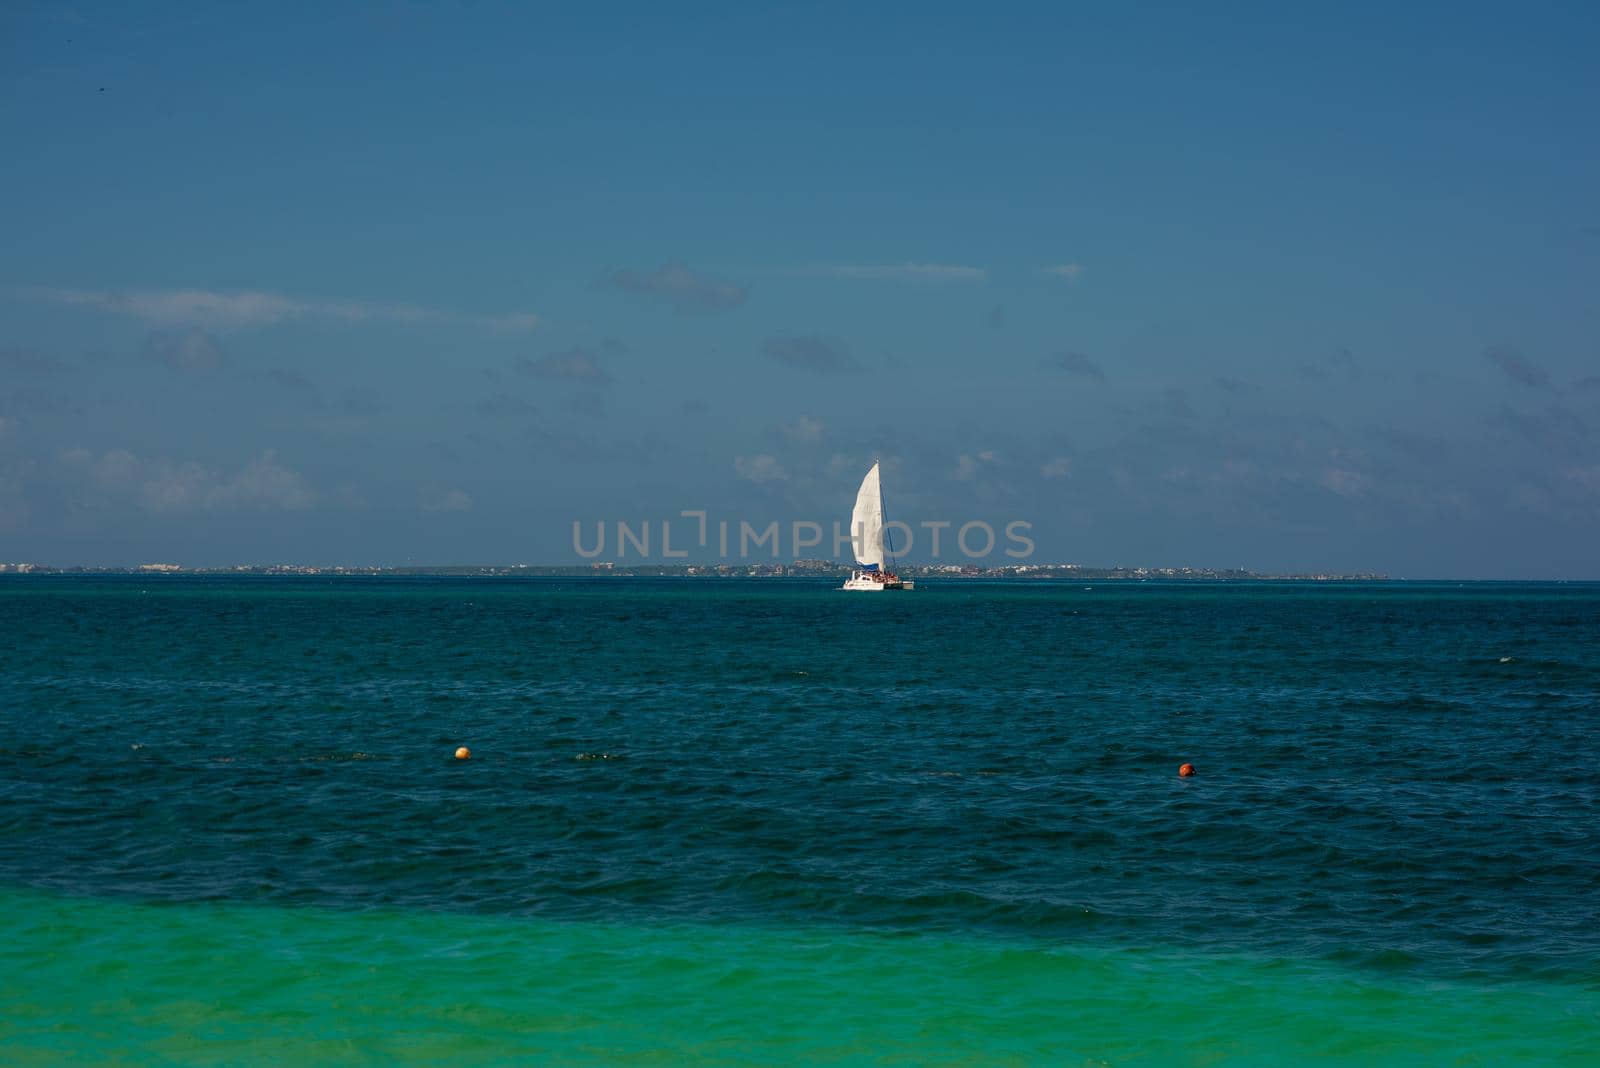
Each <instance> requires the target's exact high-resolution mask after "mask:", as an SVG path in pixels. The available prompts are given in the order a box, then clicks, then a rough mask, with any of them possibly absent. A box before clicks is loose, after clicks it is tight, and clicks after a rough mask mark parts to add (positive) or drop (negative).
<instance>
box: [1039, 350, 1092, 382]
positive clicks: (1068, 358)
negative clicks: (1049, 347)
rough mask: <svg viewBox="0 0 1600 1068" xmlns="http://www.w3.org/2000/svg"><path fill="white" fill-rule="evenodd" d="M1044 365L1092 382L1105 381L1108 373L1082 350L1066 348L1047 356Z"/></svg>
mask: <svg viewBox="0 0 1600 1068" xmlns="http://www.w3.org/2000/svg"><path fill="white" fill-rule="evenodd" d="M1044 365H1045V366H1046V367H1048V368H1051V369H1052V370H1056V371H1065V372H1066V373H1067V374H1069V375H1072V376H1074V377H1076V378H1085V379H1088V380H1089V381H1091V382H1101V383H1103V382H1105V380H1106V373H1105V371H1103V370H1101V368H1100V365H1099V364H1097V363H1095V362H1094V361H1093V360H1091V359H1090V358H1089V357H1088V356H1086V355H1084V354H1083V353H1081V352H1075V351H1073V350H1071V349H1066V350H1063V351H1061V352H1057V353H1052V354H1051V355H1050V356H1047V357H1046V358H1045V361H1044Z"/></svg>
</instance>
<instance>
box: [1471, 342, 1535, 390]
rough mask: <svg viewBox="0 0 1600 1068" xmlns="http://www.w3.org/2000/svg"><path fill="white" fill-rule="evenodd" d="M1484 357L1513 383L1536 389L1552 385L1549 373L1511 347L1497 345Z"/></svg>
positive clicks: (1486, 352)
mask: <svg viewBox="0 0 1600 1068" xmlns="http://www.w3.org/2000/svg"><path fill="white" fill-rule="evenodd" d="M1483 355H1484V358H1485V359H1487V360H1488V361H1489V362H1490V363H1492V364H1494V365H1495V366H1496V367H1498V368H1500V370H1501V371H1503V372H1504V373H1505V376H1506V377H1507V378H1509V379H1511V381H1513V382H1516V383H1519V384H1521V385H1524V386H1532V387H1534V388H1538V387H1540V386H1547V385H1549V384H1550V373H1549V372H1548V371H1546V370H1545V369H1544V368H1543V367H1540V366H1539V365H1538V364H1536V363H1534V362H1533V361H1532V360H1530V359H1528V358H1527V357H1526V356H1524V355H1523V354H1522V353H1520V352H1518V351H1517V350H1516V349H1514V348H1512V347H1511V346H1509V345H1496V346H1494V347H1493V348H1490V349H1488V350H1486V351H1485V352H1484V354H1483Z"/></svg>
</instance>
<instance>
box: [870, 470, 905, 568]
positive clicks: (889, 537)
mask: <svg viewBox="0 0 1600 1068" xmlns="http://www.w3.org/2000/svg"><path fill="white" fill-rule="evenodd" d="M872 464H873V466H874V467H877V466H878V465H879V461H878V459H877V458H876V457H874V458H873V461H872ZM878 511H879V513H881V514H882V515H883V537H884V540H885V541H886V542H887V543H888V545H887V548H888V550H889V563H890V564H892V565H894V568H898V567H899V566H900V565H899V562H898V561H897V560H896V559H895V557H894V530H893V529H892V528H891V527H890V526H889V508H888V506H887V505H886V504H884V498H883V472H882V471H881V470H880V471H879V472H878ZM891 570H893V569H891Z"/></svg>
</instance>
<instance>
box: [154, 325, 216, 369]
mask: <svg viewBox="0 0 1600 1068" xmlns="http://www.w3.org/2000/svg"><path fill="white" fill-rule="evenodd" d="M144 354H145V356H146V357H148V358H149V359H152V360H155V361H157V362H159V363H164V364H166V365H167V366H168V367H171V368H172V369H173V370H175V371H215V370H216V369H217V368H219V367H221V366H222V365H223V363H224V358H223V355H222V348H221V346H219V345H218V344H217V341H216V339H215V338H213V337H212V336H211V335H210V334H208V333H206V332H205V331H204V330H200V329H198V328H196V327H192V326H191V327H188V328H187V329H184V330H158V331H156V332H155V333H153V334H151V335H150V336H149V337H148V338H146V339H145V343H144Z"/></svg>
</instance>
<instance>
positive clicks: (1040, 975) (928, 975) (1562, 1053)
mask: <svg viewBox="0 0 1600 1068" xmlns="http://www.w3.org/2000/svg"><path fill="white" fill-rule="evenodd" d="M0 916H3V919H0V946H3V948H0V1001H3V1003H4V1004H5V1006H6V1012H5V1017H4V1020H3V1022H0V1049H3V1050H4V1051H5V1060H6V1061H7V1062H8V1063H10V1064H18V1065H29V1064H56V1063H62V1062H78V1063H87V1062H95V1063H172V1064H235V1063H256V1064H264V1063H277V1064H289V1063H303V1064H312V1063H315V1064H383V1063H419V1064H420V1063H453V1064H466V1063H472V1064H492V1063H506V1062H509V1061H521V1062H524V1063H539V1064H666V1063H682V1062H688V1061H692V1062H695V1063H700V1064H741V1063H756V1062H759V1063H767V1064H776V1063H783V1064H806V1063H838V1064H878V1063H921V1064H928V1063H939V1064H985V1065H987V1064H1039V1063H1050V1064H1067V1065H1080V1064H1081V1065H1101V1064H1106V1065H1128V1064H1192V1065H1204V1064H1218V1063H1228V1064H1262V1065H1282V1064H1287V1063H1319V1064H1370V1063H1373V1062H1375V1061H1382V1062H1384V1063H1388V1064H1430V1065H1431V1064H1451V1065H1465V1064H1484V1065H1489V1064H1574V1065H1576V1064H1594V1063H1596V1059H1595V1058H1596V1054H1595V1051H1594V1048H1593V1042H1594V1040H1595V1036H1596V1034H1597V1033H1600V993H1597V991H1596V990H1595V988H1593V987H1586V986H1583V985H1579V984H1550V983H1542V984H1527V983H1524V984H1500V985H1496V986H1492V987H1486V986H1483V985H1469V984H1464V983H1458V982H1439V981H1423V980H1416V979H1396V980H1393V981H1385V980H1383V979H1380V978H1375V977H1374V976H1373V975H1371V974H1370V973H1368V972H1360V971H1341V970H1337V969H1330V968H1329V967H1328V965H1327V964H1326V963H1325V962H1319V963H1317V964H1316V965H1315V966H1314V967H1313V966H1309V965H1305V964H1301V963H1298V962H1295V961H1292V960H1281V959H1279V960H1273V959H1248V958H1218V957H1198V956H1185V955H1182V954H1164V953H1161V952H1159V951H1133V950H1120V949H1119V950H1100V951H1083V950H1051V949H1041V948H1035V947H1029V946H1026V945H1018V944H1010V943H1007V942H1004V941H999V940H959V941H958V940H952V939H934V938H928V937H923V936H915V935H874V934H861V933H848V932H844V931H839V930H804V929H783V928H778V929H772V928H749V927H732V926H728V925H723V924H718V925H715V926H706V925H687V924H674V925H669V926H621V925H607V924H598V923H552V922H546V921H539V920H532V919H526V918H513V919H507V918H499V917H483V916H463V915H454V914H440V913H413V912H363V913H339V912H333V911H326V910H321V909H282V908H276V907H265V906H241V905H231V904H217V905H193V904H191V905H182V906H173V905H144V904H133V903H124V902H106V901H98V900H85V899H77V898H68V897H55V896H46V895H41V894H37V893H34V892H7V893H5V894H4V895H3V896H0Z"/></svg>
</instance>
